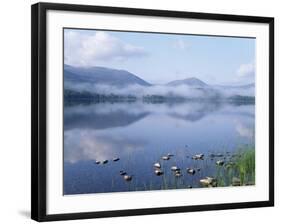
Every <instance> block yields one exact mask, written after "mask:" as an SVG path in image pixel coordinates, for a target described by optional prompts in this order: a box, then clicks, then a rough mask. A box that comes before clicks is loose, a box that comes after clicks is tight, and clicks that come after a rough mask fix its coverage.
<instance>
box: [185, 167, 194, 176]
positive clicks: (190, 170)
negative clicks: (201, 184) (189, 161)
mask: <svg viewBox="0 0 281 224" xmlns="http://www.w3.org/2000/svg"><path fill="white" fill-rule="evenodd" d="M186 171H187V173H189V174H191V175H194V174H195V170H194V169H190V168H187V169H186Z"/></svg>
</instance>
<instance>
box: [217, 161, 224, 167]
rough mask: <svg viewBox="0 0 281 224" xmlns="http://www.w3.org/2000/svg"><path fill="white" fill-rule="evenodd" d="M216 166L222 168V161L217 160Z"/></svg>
mask: <svg viewBox="0 0 281 224" xmlns="http://www.w3.org/2000/svg"><path fill="white" fill-rule="evenodd" d="M216 164H217V165H218V166H223V164H224V161H223V160H218V161H217V162H216Z"/></svg>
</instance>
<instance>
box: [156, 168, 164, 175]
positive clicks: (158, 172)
mask: <svg viewBox="0 0 281 224" xmlns="http://www.w3.org/2000/svg"><path fill="white" fill-rule="evenodd" d="M154 173H155V174H156V175H157V176H160V175H162V174H163V171H162V170H160V169H156V170H155V171H154Z"/></svg>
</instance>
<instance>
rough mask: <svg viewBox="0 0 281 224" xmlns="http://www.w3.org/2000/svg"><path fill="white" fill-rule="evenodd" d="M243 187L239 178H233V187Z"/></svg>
mask: <svg viewBox="0 0 281 224" xmlns="http://www.w3.org/2000/svg"><path fill="white" fill-rule="evenodd" d="M240 185H241V181H240V179H239V178H238V177H233V178H232V186H240Z"/></svg>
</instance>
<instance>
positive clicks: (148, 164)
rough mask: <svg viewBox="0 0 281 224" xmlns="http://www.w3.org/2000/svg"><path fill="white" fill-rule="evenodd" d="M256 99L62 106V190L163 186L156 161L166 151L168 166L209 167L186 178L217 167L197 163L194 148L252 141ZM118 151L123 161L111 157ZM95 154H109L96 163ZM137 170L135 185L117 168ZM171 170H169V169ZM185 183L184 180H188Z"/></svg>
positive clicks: (235, 145)
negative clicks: (252, 101) (249, 102)
mask: <svg viewBox="0 0 281 224" xmlns="http://www.w3.org/2000/svg"><path fill="white" fill-rule="evenodd" d="M254 120H255V113H254V105H234V104H223V103H218V102H214V103H206V102H205V103H204V102H201V103H200V102H193V103H181V104H173V105H171V104H170V105H169V104H143V103H131V104H130V103H127V104H126V103H118V104H110V103H104V104H103V103H100V104H89V105H72V106H67V107H65V110H64V193H65V194H81V193H100V192H118V191H132V190H147V189H150V188H149V187H148V186H153V188H154V189H161V178H160V179H159V178H158V177H155V175H154V173H153V169H152V165H153V164H154V163H155V162H156V161H159V159H160V158H161V156H163V155H165V154H167V153H173V154H175V157H174V158H173V159H170V160H169V161H167V162H165V164H163V165H165V166H166V168H169V166H172V165H175V164H177V166H180V167H183V168H184V167H185V168H186V167H196V166H197V168H200V167H201V168H203V165H204V167H205V168H206V167H208V169H206V170H204V171H202V172H201V173H199V174H198V175H195V176H190V175H184V176H183V177H182V178H181V181H182V182H183V183H184V184H191V185H193V186H197V183H198V180H199V179H200V178H202V177H204V176H206V175H212V174H213V172H215V171H214V170H215V166H214V165H211V164H208V163H207V161H203V162H199V163H195V162H194V161H193V160H191V159H190V157H191V155H194V154H196V153H205V154H208V153H210V152H220V151H226V150H227V151H230V152H231V151H235V150H236V149H237V148H238V147H239V146H240V145H244V144H254ZM114 157H119V158H120V161H118V162H113V161H112V159H113V158H114ZM95 160H109V162H108V164H107V165H96V164H95ZM120 170H126V171H127V172H129V173H131V174H133V175H134V181H133V184H134V187H132V185H128V184H126V183H124V180H123V179H122V178H120V175H119V171H120ZM168 175H170V174H168ZM185 186H186V185H185Z"/></svg>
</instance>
